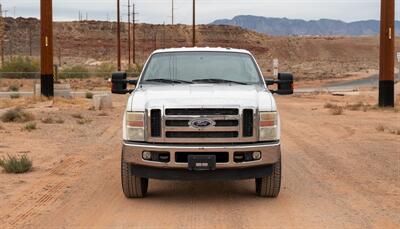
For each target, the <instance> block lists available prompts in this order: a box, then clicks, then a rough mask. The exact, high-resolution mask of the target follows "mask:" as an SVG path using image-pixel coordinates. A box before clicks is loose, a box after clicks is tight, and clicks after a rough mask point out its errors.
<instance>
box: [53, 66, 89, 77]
mask: <svg viewBox="0 0 400 229" xmlns="http://www.w3.org/2000/svg"><path fill="white" fill-rule="evenodd" d="M88 77H89V70H88V69H87V68H86V67H85V66H82V65H77V66H72V67H68V68H63V69H62V71H61V72H60V73H59V78H60V79H67V78H81V79H82V78H88Z"/></svg>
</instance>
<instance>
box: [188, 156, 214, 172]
mask: <svg viewBox="0 0 400 229" xmlns="http://www.w3.org/2000/svg"><path fill="white" fill-rule="evenodd" d="M216 161H217V159H216V156H215V155H188V169H189V170H191V171H209V170H215V169H216V164H217V162H216Z"/></svg>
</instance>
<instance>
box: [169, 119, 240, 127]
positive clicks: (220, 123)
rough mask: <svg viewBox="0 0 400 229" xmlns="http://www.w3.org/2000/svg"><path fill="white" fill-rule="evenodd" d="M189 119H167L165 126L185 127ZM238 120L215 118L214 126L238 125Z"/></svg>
mask: <svg viewBox="0 0 400 229" xmlns="http://www.w3.org/2000/svg"><path fill="white" fill-rule="evenodd" d="M189 122H190V121H189V120H167V121H165V125H166V126H173V127H187V126H189ZM238 125H239V121H238V120H215V126H216V127H226V126H238Z"/></svg>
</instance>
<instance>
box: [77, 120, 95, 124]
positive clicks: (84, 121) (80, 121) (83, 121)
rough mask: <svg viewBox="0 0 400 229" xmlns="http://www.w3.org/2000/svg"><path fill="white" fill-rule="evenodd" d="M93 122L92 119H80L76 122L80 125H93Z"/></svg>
mask: <svg viewBox="0 0 400 229" xmlns="http://www.w3.org/2000/svg"><path fill="white" fill-rule="evenodd" d="M91 122H92V120H91V119H79V120H76V123H78V124H79V125H85V124H87V123H91Z"/></svg>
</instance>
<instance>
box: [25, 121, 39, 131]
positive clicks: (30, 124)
mask: <svg viewBox="0 0 400 229" xmlns="http://www.w3.org/2000/svg"><path fill="white" fill-rule="evenodd" d="M23 129H24V130H27V131H29V132H31V131H33V130H36V129H37V125H36V122H28V123H27V124H25V126H24V128H23Z"/></svg>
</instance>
